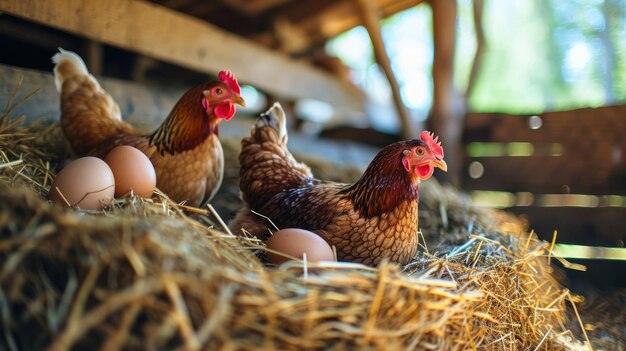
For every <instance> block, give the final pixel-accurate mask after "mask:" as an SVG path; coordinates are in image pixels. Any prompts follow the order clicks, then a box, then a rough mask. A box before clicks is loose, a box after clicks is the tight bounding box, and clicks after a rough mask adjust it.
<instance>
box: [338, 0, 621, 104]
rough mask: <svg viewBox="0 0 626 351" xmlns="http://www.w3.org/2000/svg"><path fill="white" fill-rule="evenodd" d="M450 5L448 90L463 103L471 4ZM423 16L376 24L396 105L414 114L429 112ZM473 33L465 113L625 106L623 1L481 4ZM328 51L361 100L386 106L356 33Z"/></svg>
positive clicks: (428, 38)
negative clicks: (397, 88) (475, 69)
mask: <svg viewBox="0 0 626 351" xmlns="http://www.w3.org/2000/svg"><path fill="white" fill-rule="evenodd" d="M457 3H458V20H457V56H456V58H455V62H454V68H455V76H454V77H455V78H454V83H455V86H456V87H457V89H458V90H459V91H460V92H462V93H463V92H465V91H466V88H467V84H468V78H469V72H470V70H471V66H472V62H473V58H474V52H475V50H476V41H475V40H476V39H475V33H474V28H473V25H474V24H473V18H472V11H473V10H472V1H471V0H458V1H457ZM430 16H431V13H430V8H429V7H428V6H427V5H426V4H421V5H419V6H417V7H415V8H413V9H409V10H407V11H405V12H403V13H400V14H397V15H395V16H392V17H390V18H388V19H386V20H385V21H384V22H383V37H384V39H385V44H386V47H387V51H388V52H389V54H390V57H391V59H392V63H393V69H394V72H395V73H396V75H397V76H398V79H399V81H400V84H401V88H402V92H403V98H404V99H405V103H406V104H407V106H409V107H410V108H412V109H414V110H421V111H427V110H428V109H429V108H430V105H431V103H432V98H431V96H432V76H431V75H430V70H431V69H432V30H431V28H430V27H431V26H432V21H431V18H430ZM483 26H484V31H485V35H486V41H487V43H486V48H485V53H484V56H483V60H482V63H481V66H480V71H479V76H478V78H477V81H476V86H475V88H474V90H473V93H472V95H471V96H469V97H468V107H469V109H470V110H472V111H501V112H508V113H537V112H541V111H545V110H564V109H573V108H577V107H583V106H600V105H609V104H615V103H626V1H625V0H572V1H562V0H509V1H499V0H485V8H484V14H483ZM357 43H359V44H357ZM355 48H357V49H355ZM328 49H329V51H330V52H331V53H333V54H335V55H337V56H339V57H340V58H341V59H342V60H343V61H344V62H345V63H347V64H348V65H349V66H351V67H352V68H353V69H354V70H355V76H356V77H358V79H357V82H358V83H359V84H361V85H362V86H364V87H365V89H366V90H367V91H368V92H369V93H370V95H371V96H375V97H377V98H379V99H381V98H384V99H390V96H389V92H388V87H387V86H386V83H385V82H384V76H382V75H381V74H380V73H379V71H378V70H377V69H375V68H373V67H375V65H374V55H373V50H372V49H371V44H370V43H369V38H368V36H367V32H366V31H365V30H364V29H363V28H357V29H354V30H352V31H350V32H347V33H345V34H343V35H341V36H339V37H338V38H337V39H335V40H333V41H331V42H330V43H329V46H328ZM418 87H419V89H417V88H418Z"/></svg>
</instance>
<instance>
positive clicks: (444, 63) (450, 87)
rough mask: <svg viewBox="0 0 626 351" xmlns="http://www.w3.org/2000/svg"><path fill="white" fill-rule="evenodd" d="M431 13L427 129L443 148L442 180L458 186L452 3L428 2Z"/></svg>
mask: <svg viewBox="0 0 626 351" xmlns="http://www.w3.org/2000/svg"><path fill="white" fill-rule="evenodd" d="M428 2H429V4H430V6H431V7H432V11H433V24H432V26H433V49H434V51H433V68H432V71H433V105H432V108H431V111H430V115H431V116H430V121H429V124H430V128H432V130H433V131H434V132H435V134H437V135H438V136H439V137H440V140H442V143H443V144H444V148H445V153H446V162H447V163H448V172H447V173H444V174H443V175H442V179H445V180H447V181H449V182H451V183H452V184H454V185H459V183H460V177H461V174H460V170H461V162H462V157H463V156H462V154H461V153H462V146H461V134H462V126H463V125H462V120H463V114H464V112H465V111H464V109H465V107H464V104H463V101H462V99H461V95H460V94H459V93H458V92H457V91H456V88H455V87H454V77H453V74H454V56H455V51H456V17H457V4H456V1H455V0H429V1H428Z"/></svg>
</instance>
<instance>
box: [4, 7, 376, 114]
mask: <svg viewBox="0 0 626 351" xmlns="http://www.w3.org/2000/svg"><path fill="white" fill-rule="evenodd" d="M0 11H4V12H6V13H9V14H12V15H15V16H18V17H22V18H26V19H28V20H30V21H34V22H37V23H41V24H44V25H46V26H50V27H53V28H57V29H61V30H64V31H68V32H71V33H75V34H77V35H80V36H84V37H86V38H89V39H92V40H96V41H99V42H102V43H106V44H110V45H114V46H117V47H120V48H124V49H128V50H132V51H135V52H138V53H141V54H144V55H147V56H150V57H153V58H156V59H160V60H163V61H166V62H170V63H173V64H178V65H181V66H184V67H187V68H190V69H195V70H198V71H202V72H207V73H211V74H215V73H217V72H218V71H219V70H221V69H230V70H232V71H233V72H234V73H235V75H236V76H237V77H238V79H239V80H240V82H242V83H246V84H251V85H253V86H255V87H257V88H259V89H262V90H265V91H267V92H269V93H272V94H275V95H277V96H280V97H282V98H288V99H289V98H312V99H318V100H322V101H326V102H329V103H331V104H333V105H334V106H335V107H336V108H337V109H338V113H350V112H352V111H362V110H363V108H364V101H365V95H364V94H363V93H362V92H361V91H360V90H358V89H356V88H355V87H354V86H352V85H350V84H348V83H346V82H343V81H341V80H339V79H336V78H335V77H333V76H331V75H330V74H327V73H326V72H323V71H321V70H319V69H316V68H314V67H312V66H310V65H308V64H305V63H301V62H297V61H295V60H292V59H290V58H288V57H287V56H285V55H280V54H278V53H276V52H273V51H272V50H269V49H267V48H265V47H263V46H261V45H258V44H256V43H254V42H251V41H249V40H246V39H243V38H240V37H238V36H236V35H233V34H230V33H228V32H226V31H223V30H221V29H219V28H217V27H215V26H213V25H211V24H209V23H207V22H203V21H201V20H198V19H195V18H192V17H190V16H187V15H184V14H181V13H177V12H175V11H172V10H170V9H167V8H165V7H162V6H159V5H155V4H152V3H149V2H145V1H139V0H111V1H88V0H47V1H15V0H0Z"/></svg>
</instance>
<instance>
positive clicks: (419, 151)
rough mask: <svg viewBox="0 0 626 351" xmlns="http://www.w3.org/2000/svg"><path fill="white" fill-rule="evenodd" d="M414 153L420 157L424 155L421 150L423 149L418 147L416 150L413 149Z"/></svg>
mask: <svg viewBox="0 0 626 351" xmlns="http://www.w3.org/2000/svg"><path fill="white" fill-rule="evenodd" d="M415 153H416V154H417V155H418V156H422V155H424V149H423V148H421V147H418V148H417V149H415Z"/></svg>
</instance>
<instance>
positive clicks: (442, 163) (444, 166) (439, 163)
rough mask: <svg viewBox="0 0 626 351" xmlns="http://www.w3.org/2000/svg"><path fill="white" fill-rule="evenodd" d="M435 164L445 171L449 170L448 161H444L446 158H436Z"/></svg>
mask: <svg viewBox="0 0 626 351" xmlns="http://www.w3.org/2000/svg"><path fill="white" fill-rule="evenodd" d="M433 166H435V167H437V168H440V169H441V170H442V171H444V172H447V171H448V164H446V161H444V160H437V159H435V160H434V161H433Z"/></svg>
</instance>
